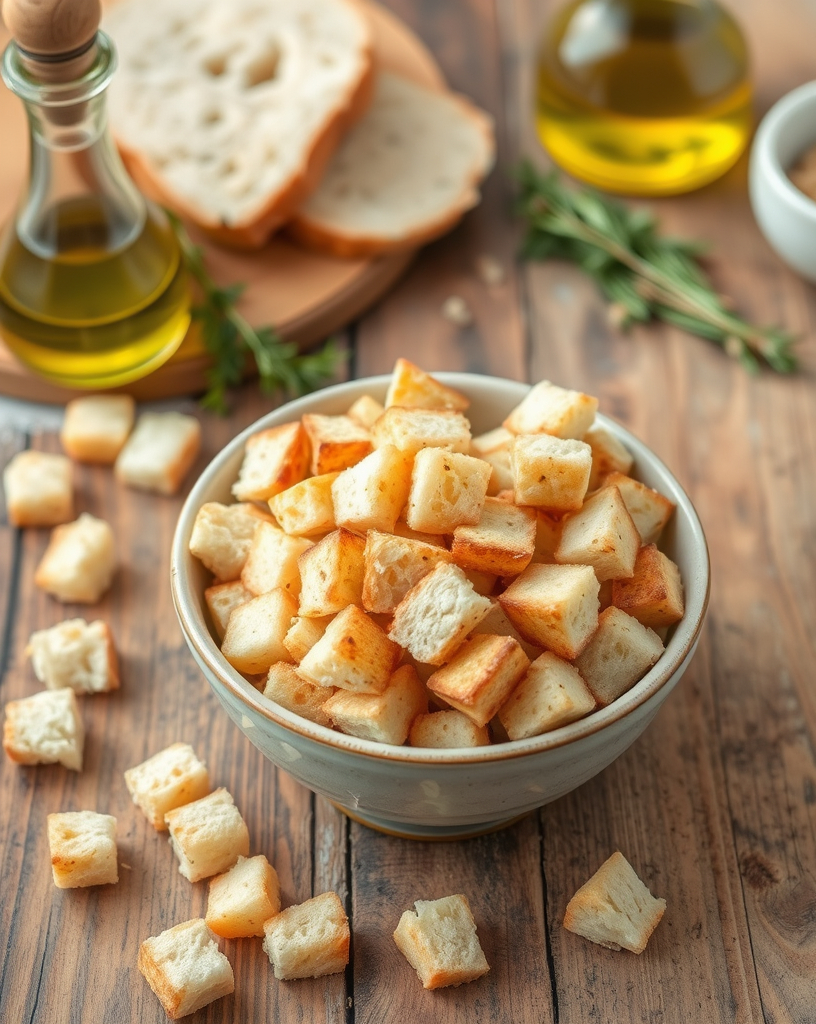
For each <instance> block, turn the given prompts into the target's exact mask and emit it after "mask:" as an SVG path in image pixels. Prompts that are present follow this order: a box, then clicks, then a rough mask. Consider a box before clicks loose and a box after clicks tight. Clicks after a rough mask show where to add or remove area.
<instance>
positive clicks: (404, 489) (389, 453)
mask: <svg viewBox="0 0 816 1024" xmlns="http://www.w3.org/2000/svg"><path fill="white" fill-rule="evenodd" d="M410 489H411V459H410V457H409V456H407V455H406V454H405V453H404V452H401V451H399V450H398V449H397V448H395V447H394V446H393V445H384V446H382V447H381V448H378V449H377V451H375V452H372V453H371V454H370V455H367V456H366V458H364V459H363V460H362V461H361V462H358V463H357V465H356V466H353V467H352V468H351V469H347V470H346V471H345V472H344V473H341V474H340V476H339V477H338V478H337V480H335V482H334V483H333V484H332V500H333V502H334V518H335V522H336V523H337V525H338V526H344V527H346V528H347V529H349V530H355V531H356V532H357V533H365V532H366V530H382V531H384V532H386V533H391V532H392V531H393V529H394V524H395V523H396V521H397V517H398V516H399V514H400V512H401V511H402V509H403V507H404V506H405V502H406V501H407V500H408V492H409V491H410Z"/></svg>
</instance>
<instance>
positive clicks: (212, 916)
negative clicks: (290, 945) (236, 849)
mask: <svg viewBox="0 0 816 1024" xmlns="http://www.w3.org/2000/svg"><path fill="white" fill-rule="evenodd" d="M278 913H280V881H279V880H278V873H277V871H275V869H274V868H273V867H272V865H271V864H270V863H269V861H268V860H267V859H266V857H264V855H263V854H258V856H257V857H239V858H238V860H237V861H236V862H235V864H234V865H233V866H232V867H231V868H230V869H229V871H227V872H226V873H225V874H223V875H218V876H217V877H216V878H213V879H211V880H210V888H209V892H208V894H207V914H206V916H205V921H206V922H207V927H208V928H210V929H211V930H212V931H214V932H215V934H216V935H220V936H221V937H222V938H224V939H240V938H248V937H249V936H252V935H255V936H261V935H263V934H264V922H265V921H268V920H269V919H270V918H271V917H274V916H275V915H276V914H278Z"/></svg>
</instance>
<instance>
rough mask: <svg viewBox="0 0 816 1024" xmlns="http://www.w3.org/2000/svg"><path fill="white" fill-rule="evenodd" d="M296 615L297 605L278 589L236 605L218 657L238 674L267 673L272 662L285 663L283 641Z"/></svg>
mask: <svg viewBox="0 0 816 1024" xmlns="http://www.w3.org/2000/svg"><path fill="white" fill-rule="evenodd" d="M296 614H297V601H296V599H295V598H294V597H293V596H292V595H291V594H290V593H288V591H286V590H283V589H282V588H281V587H277V588H276V589H275V590H270V591H269V593H267V594H260V595H259V596H258V597H254V598H253V599H252V600H251V601H247V602H246V604H242V605H239V606H238V607H237V608H236V609H235V610H234V611H233V613H232V614H231V615H230V617H229V622H228V623H227V632H226V633H225V634H224V641H223V643H222V644H221V653H222V654H223V655H224V657H225V658H226V659H227V661H228V662H229V663H230V665H232V667H233V668H236V669H237V670H238V671H239V672H244V673H246V674H248V675H257V674H258V673H259V672H268V671H269V666H270V665H273V664H274V663H275V662H276V661H288V659H289V652H288V651H287V650H286V648H285V647H284V644H283V639H284V637H285V636H286V634H287V633H288V632H289V627H290V625H291V623H292V619H293V618H294V616H295V615H296Z"/></svg>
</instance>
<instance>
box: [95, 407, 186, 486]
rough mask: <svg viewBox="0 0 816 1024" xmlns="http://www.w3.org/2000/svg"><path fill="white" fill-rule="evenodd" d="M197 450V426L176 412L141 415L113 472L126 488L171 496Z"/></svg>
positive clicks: (117, 459) (180, 482) (179, 484)
mask: <svg viewBox="0 0 816 1024" xmlns="http://www.w3.org/2000/svg"><path fill="white" fill-rule="evenodd" d="M200 447H201V424H200V423H199V422H198V420H197V419H196V418H195V416H185V415H184V414H183V413H180V412H145V413H142V415H141V416H140V417H139V419H138V421H137V422H136V429H135V430H134V431H133V433H132V434H131V435H130V437H129V438H128V439H127V441H126V442H125V446H124V448H122V450H121V451H120V452H119V455H118V456H117V458H116V463H115V465H114V467H113V471H114V473H115V474H116V479H117V480H121V481H122V483H124V484H127V485H128V486H129V487H137V488H138V489H139V490H143V491H156V492H158V493H159V494H175V493H176V491H177V490H178V489H179V487H181V484H182V481H183V480H184V477H185V476H186V475H187V473H188V471H189V470H190V469H191V468H192V465H193V463H194V462H195V460H196V456H197V455H198V451H199V448H200Z"/></svg>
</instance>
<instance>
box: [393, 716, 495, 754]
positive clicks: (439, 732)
mask: <svg viewBox="0 0 816 1024" xmlns="http://www.w3.org/2000/svg"><path fill="white" fill-rule="evenodd" d="M408 742H409V743H410V744H411V746H412V747H437V748H438V747H486V746H488V745H489V744H490V733H489V732H488V731H487V729H486V728H485V727H484V726H478V725H476V723H475V722H473V721H471V719H470V718H468V716H467V715H463V714H462V712H461V711H454V710H453V709H451V710H450V711H434V712H433V713H432V714H430V715H417V717H416V718H415V719H414V723H413V725H412V726H411V731H410V733H409V734H408Z"/></svg>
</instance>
